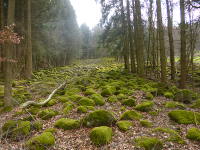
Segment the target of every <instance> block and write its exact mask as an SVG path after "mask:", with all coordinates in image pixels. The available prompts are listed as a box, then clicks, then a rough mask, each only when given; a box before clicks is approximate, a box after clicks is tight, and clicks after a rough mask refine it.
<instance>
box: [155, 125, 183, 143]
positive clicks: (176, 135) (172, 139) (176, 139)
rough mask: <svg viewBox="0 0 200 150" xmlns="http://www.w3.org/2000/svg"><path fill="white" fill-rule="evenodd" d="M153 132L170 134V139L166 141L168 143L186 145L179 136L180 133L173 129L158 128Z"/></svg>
mask: <svg viewBox="0 0 200 150" xmlns="http://www.w3.org/2000/svg"><path fill="white" fill-rule="evenodd" d="M153 132H159V133H167V134H169V137H168V138H167V139H166V141H170V142H176V143H179V144H184V143H185V141H184V140H183V139H182V137H181V136H180V135H179V133H178V132H177V131H175V130H173V129H170V128H161V127H158V128H155V129H153Z"/></svg>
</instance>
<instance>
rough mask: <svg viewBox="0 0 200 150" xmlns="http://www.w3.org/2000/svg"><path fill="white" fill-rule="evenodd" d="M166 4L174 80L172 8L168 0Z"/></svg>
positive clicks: (172, 76)
mask: <svg viewBox="0 0 200 150" xmlns="http://www.w3.org/2000/svg"><path fill="white" fill-rule="evenodd" d="M171 3H172V2H171ZM166 5H167V20H168V37H169V46H170V63H171V79H172V80H174V79H175V59H174V39H173V23H172V17H173V14H172V11H173V10H172V9H173V8H172V6H171V8H170V6H169V0H166ZM170 9H171V11H170ZM170 12H171V13H170Z"/></svg>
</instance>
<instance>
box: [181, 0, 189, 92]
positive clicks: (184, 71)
mask: <svg viewBox="0 0 200 150" xmlns="http://www.w3.org/2000/svg"><path fill="white" fill-rule="evenodd" d="M180 15H181V24H180V28H181V49H180V53H181V59H180V62H181V78H180V88H185V86H186V78H187V60H186V25H185V2H184V0H180Z"/></svg>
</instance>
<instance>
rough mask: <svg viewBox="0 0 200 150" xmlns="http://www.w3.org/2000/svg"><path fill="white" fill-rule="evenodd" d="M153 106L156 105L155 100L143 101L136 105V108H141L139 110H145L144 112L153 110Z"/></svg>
mask: <svg viewBox="0 0 200 150" xmlns="http://www.w3.org/2000/svg"><path fill="white" fill-rule="evenodd" d="M153 106H154V102H152V101H145V102H143V103H141V104H138V105H137V106H136V107H135V109H136V110H139V111H143V112H148V111H150V110H152V108H153Z"/></svg>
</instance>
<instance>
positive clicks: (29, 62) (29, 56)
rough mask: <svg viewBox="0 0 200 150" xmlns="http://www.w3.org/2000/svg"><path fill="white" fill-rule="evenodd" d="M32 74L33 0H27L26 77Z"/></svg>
mask: <svg viewBox="0 0 200 150" xmlns="http://www.w3.org/2000/svg"><path fill="white" fill-rule="evenodd" d="M31 76H32V38H31V0H27V49H26V51H25V77H26V78H28V79H29V78H31Z"/></svg>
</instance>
